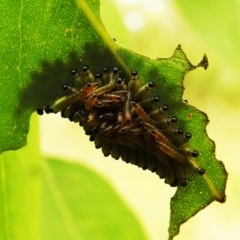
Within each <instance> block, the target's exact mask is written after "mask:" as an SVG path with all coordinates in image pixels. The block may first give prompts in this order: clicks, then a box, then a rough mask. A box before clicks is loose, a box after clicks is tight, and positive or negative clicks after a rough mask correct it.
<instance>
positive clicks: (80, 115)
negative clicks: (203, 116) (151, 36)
mask: <svg viewBox="0 0 240 240" xmlns="http://www.w3.org/2000/svg"><path fill="white" fill-rule="evenodd" d="M72 74H73V75H74V78H75V83H74V86H68V85H64V86H63V90H64V95H63V96H62V97H60V98H59V99H57V100H56V101H55V102H54V103H53V104H52V105H51V106H47V107H43V108H40V109H38V113H39V114H42V113H43V111H44V110H45V112H47V113H49V112H54V113H57V112H61V115H62V117H64V118H69V120H70V121H74V122H78V123H79V124H80V126H83V128H84V130H85V133H86V134H87V135H90V140H91V141H94V143H95V146H96V148H101V149H102V152H103V154H104V156H109V155H111V156H112V157H113V158H114V159H119V158H121V159H122V160H123V161H125V162H127V163H132V164H135V165H137V166H139V167H141V168H142V169H148V170H150V171H152V172H156V174H158V175H159V177H160V178H165V182H166V183H167V184H169V185H171V186H185V185H186V184H187V179H186V169H187V168H188V167H192V168H193V169H196V170H197V171H198V173H199V174H200V175H202V174H204V169H202V168H201V167H200V166H199V165H198V164H197V162H196V161H195V160H194V159H195V158H196V157H197V156H198V152H197V151H196V150H189V149H188V147H187V141H188V140H189V139H190V138H191V133H189V132H186V133H184V131H183V130H182V129H180V128H178V126H177V117H175V116H170V117H169V116H167V115H166V112H167V111H168V106H167V105H160V104H159V102H160V98H159V97H158V96H156V95H154V94H153V89H154V88H155V83H154V82H148V83H147V84H145V85H142V84H141V82H140V80H139V77H138V73H137V71H132V73H131V74H130V77H129V79H128V80H124V79H122V78H121V77H120V76H119V70H118V69H117V68H113V69H112V70H111V71H108V69H107V68H104V69H103V72H102V73H98V74H96V76H94V75H93V74H92V72H91V71H90V70H89V69H88V67H87V66H84V67H83V68H82V71H81V72H80V73H78V72H77V71H76V70H73V71H72Z"/></svg>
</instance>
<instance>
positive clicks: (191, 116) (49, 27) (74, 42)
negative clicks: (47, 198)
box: [0, 0, 227, 239]
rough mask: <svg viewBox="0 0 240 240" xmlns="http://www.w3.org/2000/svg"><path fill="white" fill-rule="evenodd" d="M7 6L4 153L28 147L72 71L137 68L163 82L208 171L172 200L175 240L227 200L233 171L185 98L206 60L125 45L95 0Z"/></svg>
mask: <svg viewBox="0 0 240 240" xmlns="http://www.w3.org/2000/svg"><path fill="white" fill-rule="evenodd" d="M0 7H1V9H4V11H2V12H3V13H2V14H1V23H2V28H1V29H0V32H1V34H0V36H1V37H0V47H1V59H0V65H1V69H2V74H1V76H0V77H1V81H0V85H1V88H0V89H1V92H0V98H1V102H0V113H1V120H0V121H1V126H3V127H2V128H1V134H0V135H1V138H2V139H1V141H0V151H1V152H3V151H6V150H11V149H12V150H14V149H17V148H20V147H22V146H23V145H25V143H26V135H27V132H28V128H29V118H30V115H31V113H32V112H33V111H34V110H35V109H36V108H37V107H39V106H44V105H49V103H51V102H52V101H54V100H55V99H56V98H57V97H58V96H59V95H60V94H61V86H62V84H63V83H69V82H71V80H72V79H71V76H70V74H69V73H70V72H71V69H73V68H81V66H82V65H89V66H91V69H92V70H93V71H94V72H98V71H100V70H101V69H102V67H105V66H108V67H110V68H111V67H114V66H117V67H118V68H119V69H121V71H122V72H124V73H126V74H129V72H130V71H131V70H133V69H135V70H137V71H138V72H139V76H140V78H141V81H142V82H148V81H151V80H153V79H154V80H155V81H156V82H157V83H159V84H158V87H157V89H156V93H157V94H158V95H159V96H160V97H161V99H162V101H163V102H164V103H166V104H168V105H169V106H170V110H171V112H170V113H171V114H172V115H176V116H177V117H178V119H180V125H181V127H182V128H184V129H186V130H187V131H189V132H191V133H192V135H193V138H192V139H191V141H190V142H189V147H190V148H192V149H197V150H198V152H199V153H200V156H199V157H198V161H199V164H200V165H201V166H202V167H203V168H204V169H205V170H206V174H205V175H204V177H201V176H199V175H197V174H196V173H195V172H189V173H188V182H189V184H188V185H187V187H185V188H182V187H179V188H178V189H177V191H176V193H175V195H174V197H173V198H172V200H171V218H170V226H169V239H173V238H174V236H176V235H177V234H178V232H179V227H180V225H181V224H182V223H183V222H185V221H187V220H188V219H189V218H190V217H192V216H193V215H195V214H196V213H197V212H198V211H200V210H201V209H203V208H204V207H206V206H207V205H209V204H210V203H211V202H212V201H214V200H217V201H219V202H224V200H225V193H224V191H225V185H226V178H227V174H226V171H225V169H224V166H223V164H222V163H221V162H219V161H218V160H216V158H215V146H214V143H213V142H212V141H211V140H210V139H209V138H208V136H207V133H206V125H207V123H208V119H207V116H206V115H205V114H204V113H202V112H201V111H199V110H198V109H196V108H194V107H193V106H191V105H189V104H188V103H186V102H185V101H183V100H182V95H183V90H184V87H183V79H184V76H185V75H186V74H187V73H188V72H189V71H191V70H194V69H195V68H196V67H199V66H200V67H204V68H206V67H207V59H206V57H205V56H204V58H203V60H202V61H201V62H200V63H199V65H198V66H193V65H192V64H191V63H190V61H189V60H188V59H187V57H186V55H185V53H184V52H183V50H182V49H181V47H180V46H178V47H177V48H176V50H175V52H174V54H173V56H172V57H170V58H164V59H163V58H159V59H156V60H153V59H149V58H147V57H144V56H141V55H139V54H136V53H134V52H132V51H130V50H127V49H124V48H122V47H119V46H118V45H117V44H116V43H115V42H114V41H113V40H112V39H111V38H110V37H109V35H108V33H107V32H106V31H105V29H104V26H103V25H102V23H101V21H100V16H99V2H98V1H95V0H92V1H86V2H85V1H80V0H79V1H76V2H75V1H73V0H72V1H54V2H51V3H47V2H46V3H43V2H42V1H34V2H31V3H25V2H21V3H17V4H16V3H14V4H13V3H12V4H11V3H9V2H8V3H1V4H0ZM69 13H71V14H69ZM8 16H13V17H11V18H9V17H8ZM14 16H15V17H14ZM9 26H11V28H10V27H9ZM9 36H13V37H11V38H9ZM6 92H9V94H6ZM189 203H191V204H189ZM159 214H160V213H159Z"/></svg>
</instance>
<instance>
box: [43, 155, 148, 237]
mask: <svg viewBox="0 0 240 240" xmlns="http://www.w3.org/2000/svg"><path fill="white" fill-rule="evenodd" d="M43 173H44V184H43V193H42V196H43V205H42V211H41V215H42V227H41V234H42V235H41V239H44V240H48V239H49V240H50V239H59V240H61V239H64V240H65V239H69V240H70V239H73V240H75V239H119V240H120V239H136V240H138V239H139V240H140V239H147V238H146V236H145V233H144V232H143V230H142V228H141V226H140V225H139V223H138V222H137V220H136V219H135V217H134V215H133V214H132V212H131V210H130V209H128V207H127V206H126V205H125V203H124V202H123V201H122V200H121V199H120V198H119V196H118V195H117V194H116V193H115V192H114V191H113V190H112V187H111V186H110V185H109V184H107V183H106V181H105V180H104V179H103V178H101V177H100V176H98V175H97V174H96V173H93V172H92V171H90V170H89V169H87V168H86V167H83V166H81V165H79V164H77V163H73V162H64V161H60V160H57V159H52V158H47V159H45V160H44V161H43Z"/></svg>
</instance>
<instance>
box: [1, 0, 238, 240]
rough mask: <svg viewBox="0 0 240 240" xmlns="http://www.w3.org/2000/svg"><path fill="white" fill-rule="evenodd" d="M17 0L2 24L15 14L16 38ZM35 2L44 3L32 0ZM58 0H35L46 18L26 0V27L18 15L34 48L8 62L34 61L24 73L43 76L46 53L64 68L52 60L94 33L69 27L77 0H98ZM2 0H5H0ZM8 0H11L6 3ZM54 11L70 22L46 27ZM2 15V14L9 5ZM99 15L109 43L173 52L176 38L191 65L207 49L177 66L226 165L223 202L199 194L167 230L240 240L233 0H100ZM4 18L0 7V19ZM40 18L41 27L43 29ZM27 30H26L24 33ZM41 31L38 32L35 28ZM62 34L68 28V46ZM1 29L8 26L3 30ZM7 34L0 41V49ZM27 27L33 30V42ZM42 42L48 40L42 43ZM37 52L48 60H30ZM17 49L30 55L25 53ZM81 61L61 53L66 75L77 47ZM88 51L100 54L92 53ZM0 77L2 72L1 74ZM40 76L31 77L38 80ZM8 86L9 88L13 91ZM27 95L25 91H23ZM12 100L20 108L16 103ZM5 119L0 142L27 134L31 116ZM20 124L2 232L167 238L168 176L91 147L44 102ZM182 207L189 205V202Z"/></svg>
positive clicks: (7, 165)
mask: <svg viewBox="0 0 240 240" xmlns="http://www.w3.org/2000/svg"><path fill="white" fill-rule="evenodd" d="M23 2H24V4H23V3H21V4H19V6H17V5H16V8H18V7H19V9H20V10H19V13H20V14H19V15H18V17H19V18H17V19H16V21H15V20H14V18H13V19H10V20H9V22H7V21H4V22H6V24H16V29H13V32H14V34H13V35H12V38H11V41H13V43H14V39H15V38H16V39H17V38H20V41H22V40H25V39H24V37H23V36H24V34H25V33H24V32H21V31H20V34H19V36H18V35H17V34H18V29H19V28H20V27H19V26H20V22H21V16H22V15H21V13H23V12H24V6H26V5H27V3H25V1H23ZM36 2H37V3H38V4H40V5H41V3H40V2H41V1H37V0H36ZM47 2H48V1H47ZM53 2H54V1H53ZM59 2H60V1H56V2H54V4H56V11H55V10H54V11H53V10H52V9H54V8H53V7H52V6H53V5H54V4H53V3H52V2H49V3H47V4H46V3H44V6H45V7H46V9H47V10H46V11H45V15H44V16H45V17H46V18H44V17H43V18H41V17H39V15H38V14H35V15H34V16H33V12H34V7H35V8H36V7H37V8H36V9H38V10H39V12H41V7H40V5H38V4H36V6H34V4H32V6H33V7H32V9H31V8H29V16H31V17H33V18H32V19H34V21H35V20H36V19H37V18H38V17H39V19H41V20H36V22H38V25H37V26H35V27H33V29H30V28H31V27H32V25H31V24H29V25H28V24H27V25H26V26H27V27H26V29H25V30H26V32H28V35H27V34H26V35H27V36H28V38H29V42H31V44H29V49H31V51H30V50H29V51H26V55H24V60H23V61H22V62H21V61H18V60H17V59H16V62H14V60H13V62H11V66H15V64H16V65H18V66H19V68H20V67H21V66H24V67H25V68H26V69H29V71H30V72H31V71H33V73H32V77H33V78H35V79H38V80H39V79H40V80H41V79H43V78H44V77H48V76H50V74H49V75H48V74H47V73H46V74H44V75H43V77H42V76H41V77H40V75H39V72H40V70H43V69H45V68H46V69H48V67H49V66H50V67H51V66H52V65H51V64H53V63H54V64H56V69H55V68H54V69H53V70H52V71H53V73H54V74H56V77H61V76H60V73H58V69H57V67H59V68H61V67H62V65H61V63H60V62H58V60H64V61H65V60H66V59H67V54H68V53H69V52H71V51H73V50H77V49H81V47H82V46H83V45H84V44H83V43H84V41H86V42H87V41H89V43H92V42H94V39H93V38H94V37H95V35H94V34H95V33H93V32H91V31H89V33H88V32H87V31H86V32H85V35H84V36H85V38H84V40H82V36H81V35H78V34H77V35H74V34H73V33H72V30H71V27H73V25H74V24H75V23H76V21H78V19H81V15H78V11H80V10H79V9H81V8H82V9H83V6H84V3H85V2H86V3H88V2H91V4H90V5H91V6H92V9H93V12H94V13H95V14H98V7H97V6H98V1H95V0H91V1H87V0H86V1H80V0H76V2H75V1H69V2H68V1H66V6H67V7H68V8H69V11H64V6H65V5H64V4H65V1H63V3H64V4H63V3H59ZM67 2H68V3H70V2H72V4H68V3H67ZM32 3H34V1H32ZM58 3H59V4H58ZM25 4H26V5H25ZM51 4H52V5H51ZM61 4H62V5H61ZM21 6H22V7H21ZM73 6H74V7H73ZM75 6H76V9H75ZM77 6H78V7H77ZM91 6H90V7H91ZM2 7H6V5H5V4H2ZM14 7H15V6H14ZM14 7H13V6H12V9H13V10H12V11H13V12H14ZM6 9H10V8H6ZM73 9H75V10H74V11H73ZM51 11H52V12H51ZM61 12H63V13H64V14H65V15H64V17H63V18H59V19H65V20H66V21H69V28H66V27H65V25H64V24H66V23H65V22H61V21H60V22H59V23H58V24H59V28H58V27H55V26H58V24H56V22H55V21H56V19H58V17H59V16H58V15H59V14H60V13H61ZM71 13H72V15H71ZM5 15H6V14H5ZM5 15H3V16H4V17H7V16H5ZM49 16H52V18H51V19H52V22H48V17H49ZM100 16H101V20H102V21H103V24H104V27H105V28H106V30H107V32H108V33H109V34H110V36H111V38H112V39H114V41H113V42H114V43H116V44H117V45H119V46H121V47H123V48H126V49H130V50H131V51H134V52H136V53H137V54H140V55H143V56H147V57H148V58H150V59H157V58H170V57H171V56H172V55H173V53H174V51H175V49H176V48H177V46H178V45H179V44H180V45H181V48H182V49H183V51H184V53H185V54H186V56H187V58H188V59H189V61H190V62H191V63H192V64H193V65H194V66H196V65H197V64H198V63H199V62H200V61H201V59H202V57H203V55H204V54H206V55H207V58H208V61H209V67H208V69H207V70H204V69H203V68H201V67H199V68H196V69H195V70H194V71H190V72H188V73H187V75H186V76H185V79H184V82H183V84H184V93H183V99H184V100H187V102H188V104H190V105H192V106H194V107H195V108H197V109H199V110H200V111H202V112H205V113H206V114H207V116H208V119H209V123H208V125H207V129H206V131H207V134H208V136H209V138H210V139H212V140H213V141H214V142H215V145H216V159H218V160H220V161H222V162H223V163H224V165H225V168H226V171H227V172H228V181H227V185H226V190H225V191H226V192H225V194H226V202H225V203H219V202H217V201H213V202H212V203H211V204H210V205H208V204H206V208H204V209H202V210H201V211H199V212H198V213H197V214H196V215H195V216H193V217H191V218H190V219H189V220H188V221H187V222H186V223H184V224H182V225H181V226H180V233H179V234H178V235H177V236H175V234H173V236H172V237H174V240H193V239H194V240H202V239H205V240H212V239H218V240H225V239H231V240H239V236H240V229H239V226H240V188H239V183H240V177H239V172H240V164H239V160H238V156H239V155H240V154H239V143H240V138H239V136H240V128H239V127H238V126H239V119H240V111H239V109H240V98H239V96H240V68H239V66H240V60H239V57H238V53H239V52H240V47H239V46H240V45H239V42H240V2H239V1H237V0H233V1H216V0H209V1H203V0H201V1H200V0H197V1H192V2H190V1H187V0H181V1H173V0H148V1H146V0H102V1H100ZM2 18H3V17H2ZM2 18H1V17H0V21H1V19H2ZM49 19H50V18H49ZM11 21H12V22H13V23H12V22H11ZM79 21H80V20H79ZM99 21H100V20H99ZM41 22H42V24H41ZM50 23H51V24H50ZM44 24H45V25H44ZM71 24H72V25H71ZM84 24H86V23H83V25H84ZM0 25H1V22H0ZM6 26H8V25H6ZM6 26H5V25H4V26H2V28H4V27H5V28H6ZM29 26H30V27H29ZM44 26H49V28H46V29H45V28H44ZM61 26H63V28H64V29H65V28H66V29H65V32H64V34H63V36H64V37H63V38H62V39H60V38H59V36H58V31H60V30H61ZM94 27H95V26H94ZM79 28H81V24H79ZM42 29H44V30H42ZM96 29H97V28H96ZM0 30H1V29H0ZM31 31H33V32H34V34H32V35H31V34H29V33H31ZM38 31H39V32H42V33H44V34H45V35H44V34H43V36H39V35H38V34H37V32H38ZM76 31H77V30H76ZM2 32H4V31H2ZM6 32H7V31H6ZM15 33H16V35H15ZM98 34H99V32H98ZM86 36H87V37H86ZM65 37H66V39H67V38H69V39H70V42H71V47H69V46H68V40H66V39H65ZM58 38H59V39H60V42H59V40H58ZM0 39H1V38H0ZM6 39H10V38H9V37H8V36H6ZM6 39H5V38H4V40H1V41H0V47H1V48H2V49H4V51H5V52H6V47H4V41H6ZM32 39H36V43H34V41H32ZM39 39H40V40H41V41H40V40H39ZM45 39H47V40H45ZM38 40H39V42H38ZM9 41H10V40H9ZM17 41H18V40H17ZM91 41H92V42H91ZM48 44H49V45H48ZM99 46H100V45H99ZM54 47H56V49H54ZM18 48H20V50H19V49H18ZM43 48H44V49H45V51H41V49H43ZM14 49H18V50H19V53H17V55H18V54H19V56H20V55H21V52H24V51H25V49H24V48H22V46H21V44H20V47H19V46H15V47H12V48H10V49H9V52H11V53H13V52H14ZM84 51H85V50H84ZM84 51H83V52H84ZM94 51H97V50H96V49H94ZM94 51H93V52H94ZM4 54H5V53H4ZM9 55H10V54H9ZM96 55H98V54H96ZM4 56H5V55H4ZM55 56H56V59H55ZM94 57H95V55H94V54H93V58H94ZM45 58H46V59H47V60H48V62H47V63H46V62H43V63H40V64H39V62H41V60H44V59H45ZM59 58H60V59H59ZM61 58H63V59H61ZM19 59H20V58H19ZM25 59H28V60H27V64H26V65H24V61H25ZM80 61H81V63H79V66H74V64H73V63H76V61H75V62H74V61H73V62H71V64H69V65H70V67H69V66H68V67H69V77H70V78H71V77H72V76H71V68H72V67H73V68H81V67H82V65H81V64H84V59H80ZM94 61H97V62H100V63H101V62H102V60H101V59H99V60H98V59H94ZM103 62H104V61H103ZM0 64H1V61H0ZM48 64H49V66H48ZM87 64H88V63H87ZM11 66H10V64H9V66H8V67H6V68H5V67H4V69H3V71H4V73H5V74H6V73H7V71H10V70H11V69H13V70H12V71H13V74H15V75H16V76H15V77H16V78H17V79H21V78H24V77H26V78H29V76H28V75H27V73H26V72H27V71H26V72H24V71H23V73H21V71H18V70H19V69H15V68H11ZM36 66H37V67H36ZM54 66H55V65H54ZM103 67H104V66H103ZM59 72H60V71H59ZM21 74H22V75H21ZM24 74H25V75H24ZM66 76H67V75H66ZM4 78H6V79H8V80H7V81H8V82H10V81H11V80H10V77H9V76H8V75H7V76H6V77H5V76H4ZM51 78H52V76H51ZM15 84H16V83H15ZM44 84H45V83H41V82H40V83H39V86H40V87H39V89H40V90H39V92H40V91H42V90H41V89H42V87H41V85H44ZM61 84H62V83H60V84H59V88H60V89H61ZM12 85H14V84H12ZM17 85H18V86H20V88H21V89H22V88H23V89H24V86H25V85H24V83H22V82H21V81H17ZM0 86H1V87H2V89H4V94H1V98H2V99H3V98H4V99H5V100H6V99H8V95H6V94H5V93H8V91H7V89H5V85H2V84H1V82H0ZM14 86H15V85H14ZM18 86H16V88H17V87H18ZM55 86H56V85H54V87H55ZM50 87H51V84H50ZM172 91H174V90H172ZM34 94H35V92H34V93H33V94H32V95H31V96H30V98H31V99H34ZM166 94H168V93H166ZM55 95H56V96H57V93H56V94H55ZM169 95H171V91H169ZM3 96H4V97H3ZM9 96H10V97H9V99H10V98H11V95H9ZM39 96H40V93H39ZM27 97H28V96H27ZM40 98H41V97H40ZM26 99H27V98H26V96H25V101H26ZM15 100H16V99H15ZM38 102H41V101H36V102H35V103H34V104H35V107H37V104H38ZM11 104H13V105H14V104H16V103H15V102H13V103H11V101H9V106H10V105H11ZM34 104H33V105H34ZM29 106H32V105H31V104H29ZM7 107H8V104H6V105H1V106H0V113H1V114H5V112H7V111H8V110H6V109H7ZM29 109H30V110H29V111H25V112H24V114H19V112H17V113H16V114H17V115H16V116H20V117H21V118H23V119H25V118H26V115H29V116H30V114H31V112H34V109H32V108H31V107H29ZM18 111H20V112H21V109H18ZM18 114H19V115H18ZM4 116H5V115H4ZM14 116H15V115H14ZM18 120H19V121H18ZM8 121H9V122H10V121H11V119H10V117H9V120H8V119H7V118H6V119H5V120H4V122H3V123H1V125H4V124H5V123H7V122H8ZM13 126H14V127H15V128H16V129H20V130H21V131H22V133H23V134H22V135H21V134H20V135H16V136H17V137H16V138H17V139H14V138H15V137H14V136H15V135H14V134H13V133H14V131H15V128H14V129H13V130H11V129H5V128H4V127H2V126H1V127H2V130H3V131H5V130H6V131H5V132H7V137H6V139H8V141H10V142H13V143H15V141H14V140H16V145H13V147H11V148H8V147H7V144H5V142H1V144H0V145H1V150H2V149H4V150H5V149H12V150H14V149H18V148H19V147H21V144H23V142H24V141H25V140H24V137H25V135H24V134H27V128H28V125H27V124H25V125H24V124H21V119H17V120H15V122H14V124H13ZM29 126H30V130H29V134H28V136H27V145H26V147H23V148H22V149H20V150H17V151H7V152H5V153H3V154H2V156H1V158H0V174H1V178H0V239H3V240H23V239H24V240H32V239H34V240H35V239H36V240H37V239H39V240H52V239H58V240H63V239H64V240H80V239H81V240H110V239H119V240H120V239H121V240H122V239H124V240H167V239H170V237H169V232H168V229H169V221H170V215H171V212H170V203H171V198H172V197H173V196H174V194H175V192H176V188H175V187H170V186H169V185H168V184H165V183H164V180H163V179H160V178H159V177H158V176H157V175H156V174H153V173H151V172H150V171H142V169H140V168H138V167H136V166H134V165H132V164H126V163H125V162H123V161H121V160H118V161H116V160H114V159H113V158H111V157H104V156H103V154H102V152H101V150H100V149H95V147H94V144H93V143H92V142H90V141H89V137H88V136H86V135H85V133H84V130H83V129H82V128H81V127H80V126H79V124H76V123H73V122H70V121H68V120H67V119H63V118H61V116H60V114H49V115H48V114H44V115H43V116H41V117H40V116H38V115H37V114H36V113H33V114H32V115H31V121H30V125H29ZM11 134H12V135H11ZM9 139H10V140H9ZM199 144H200V143H199ZM16 189H17V190H16ZM207 205H208V206H207ZM182 206H185V205H184V204H183V205H182ZM188 207H189V209H190V208H191V202H189V203H188ZM175 210H176V209H175ZM22 219H24V221H22ZM176 232H177V231H176ZM176 234H177V233H176ZM171 239H172V238H171Z"/></svg>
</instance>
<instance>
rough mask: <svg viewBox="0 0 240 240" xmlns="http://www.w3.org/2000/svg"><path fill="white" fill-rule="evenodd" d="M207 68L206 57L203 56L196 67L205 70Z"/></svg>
mask: <svg viewBox="0 0 240 240" xmlns="http://www.w3.org/2000/svg"><path fill="white" fill-rule="evenodd" d="M208 66H209V63H208V58H207V55H206V54H204V55H203V58H202V60H201V62H200V63H199V64H198V65H197V67H203V68H204V69H205V70H206V69H207V68H208Z"/></svg>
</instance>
